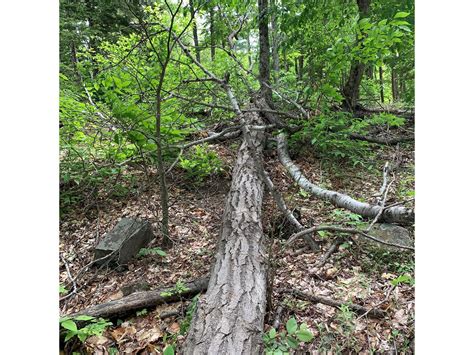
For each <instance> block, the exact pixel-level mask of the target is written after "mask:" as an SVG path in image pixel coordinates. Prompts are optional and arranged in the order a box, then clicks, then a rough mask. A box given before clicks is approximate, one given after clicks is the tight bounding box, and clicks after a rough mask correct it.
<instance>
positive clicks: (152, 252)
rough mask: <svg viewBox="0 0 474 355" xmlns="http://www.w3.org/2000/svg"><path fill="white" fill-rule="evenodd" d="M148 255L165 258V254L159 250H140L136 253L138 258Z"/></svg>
mask: <svg viewBox="0 0 474 355" xmlns="http://www.w3.org/2000/svg"><path fill="white" fill-rule="evenodd" d="M148 255H159V256H163V257H165V256H166V253H165V252H164V251H163V250H161V249H160V248H141V249H140V251H139V252H138V256H139V257H144V256H148Z"/></svg>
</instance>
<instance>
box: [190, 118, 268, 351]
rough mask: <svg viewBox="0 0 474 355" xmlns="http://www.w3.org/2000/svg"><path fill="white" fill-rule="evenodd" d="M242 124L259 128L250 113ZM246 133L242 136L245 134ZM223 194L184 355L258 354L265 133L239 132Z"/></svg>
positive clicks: (263, 284)
mask: <svg viewBox="0 0 474 355" xmlns="http://www.w3.org/2000/svg"><path fill="white" fill-rule="evenodd" d="M243 119H244V121H245V122H246V123H247V124H256V125H259V124H261V123H262V121H261V119H260V118H259V117H258V114H257V113H255V112H248V113H245V115H244V117H243ZM245 132H247V133H245ZM244 135H245V137H244V138H245V139H244V140H243V142H242V145H241V146H240V149H239V152H238V155H237V161H236V164H235V166H234V171H233V176H232V184H231V188H230V192H229V194H228V195H227V200H226V205H225V210H224V216H223V221H222V229H221V235H220V241H219V246H218V250H217V254H216V262H215V265H214V267H213V269H212V271H211V277H210V281H209V286H208V291H207V293H206V295H205V296H203V297H201V299H200V300H199V304H198V308H197V311H196V314H195V315H194V317H193V321H192V323H191V327H190V329H189V333H188V336H187V338H186V341H185V343H184V347H183V353H184V354H259V353H261V351H262V340H261V339H262V338H261V337H262V331H263V322H264V314H265V306H266V270H265V264H264V244H263V242H264V236H263V230H262V223H261V207H262V198H263V190H264V186H263V181H262V179H261V177H260V175H259V173H258V171H257V164H256V162H255V161H254V158H253V156H254V157H258V158H259V159H260V157H261V153H262V148H263V143H264V133H263V132H262V131H257V130H253V131H247V130H244Z"/></svg>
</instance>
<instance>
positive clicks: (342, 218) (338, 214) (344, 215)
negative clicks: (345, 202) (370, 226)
mask: <svg viewBox="0 0 474 355" xmlns="http://www.w3.org/2000/svg"><path fill="white" fill-rule="evenodd" d="M331 214H332V215H333V216H334V218H335V219H336V220H337V221H339V222H341V223H344V224H347V225H349V226H353V227H363V226H365V223H364V222H363V221H362V216H361V215H359V214H357V213H354V212H351V211H347V210H344V209H335V210H333V211H332V212H331Z"/></svg>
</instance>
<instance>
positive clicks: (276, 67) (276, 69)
mask: <svg viewBox="0 0 474 355" xmlns="http://www.w3.org/2000/svg"><path fill="white" fill-rule="evenodd" d="M271 7H272V16H271V24H272V64H273V65H272V67H273V74H274V78H275V82H278V77H279V73H280V57H279V55H278V49H279V43H280V37H279V34H278V24H277V17H276V13H277V11H276V2H275V0H271Z"/></svg>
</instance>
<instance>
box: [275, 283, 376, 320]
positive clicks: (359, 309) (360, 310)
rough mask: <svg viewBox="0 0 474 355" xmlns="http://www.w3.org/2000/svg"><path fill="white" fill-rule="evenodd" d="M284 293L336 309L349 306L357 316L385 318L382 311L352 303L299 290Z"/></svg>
mask: <svg viewBox="0 0 474 355" xmlns="http://www.w3.org/2000/svg"><path fill="white" fill-rule="evenodd" d="M284 292H287V293H289V294H292V295H294V296H295V297H296V298H299V299H301V300H305V301H311V302H314V303H322V304H325V305H327V306H331V307H335V308H340V307H341V306H342V305H347V307H349V309H350V310H351V311H353V312H355V313H357V314H366V315H368V316H369V317H372V318H383V317H385V312H384V311H382V310H380V309H367V308H365V307H363V306H359V305H357V304H351V303H345V302H341V301H335V300H332V299H330V298H326V297H322V296H316V295H309V294H307V293H304V292H301V291H299V290H295V289H292V290H290V289H288V290H284Z"/></svg>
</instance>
